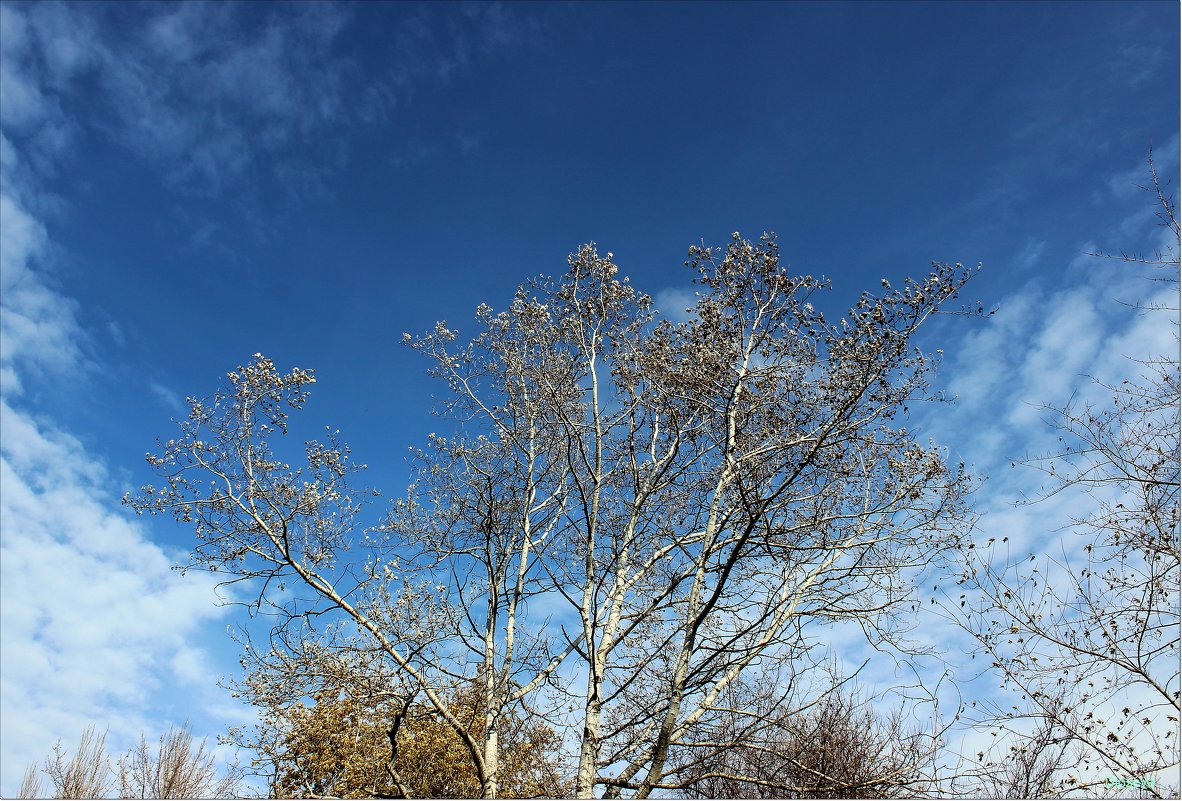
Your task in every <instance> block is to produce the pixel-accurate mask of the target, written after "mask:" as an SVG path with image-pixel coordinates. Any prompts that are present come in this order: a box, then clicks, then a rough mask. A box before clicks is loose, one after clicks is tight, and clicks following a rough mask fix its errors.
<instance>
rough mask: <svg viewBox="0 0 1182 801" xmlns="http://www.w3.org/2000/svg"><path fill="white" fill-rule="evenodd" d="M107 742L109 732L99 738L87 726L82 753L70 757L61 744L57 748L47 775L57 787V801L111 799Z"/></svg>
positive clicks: (54, 793)
mask: <svg viewBox="0 0 1182 801" xmlns="http://www.w3.org/2000/svg"><path fill="white" fill-rule="evenodd" d="M106 740H107V735H106V732H104V733H102V734H100V735H97V736H96V735H95V731H94V727H93V726H87V727H86V728H85V729H84V730H83V732H82V739H81V740H79V742H78V750H76V751H75V752H74V753H73V754H72V755H70V756H68V757H67V755H66V752H65V751H64V750H63V749H62V744H61V741H60V740H59V741H58V743H57V745H55V746H54V747H53V755H52V756H48V757H46V758H45V773H46V775H48V776H49V781H50V784H51V785H52V786H53V789H52V791H51V795H52V796H53V797H54V798H107V797H109V796H110V795H111V793H112V790H113V781H112V779H113V777H112V775H111V764H110V760H109V759H108V758H107V753H106V750H105V748H104V745H105V743H106ZM27 778H28V777H26V779H27Z"/></svg>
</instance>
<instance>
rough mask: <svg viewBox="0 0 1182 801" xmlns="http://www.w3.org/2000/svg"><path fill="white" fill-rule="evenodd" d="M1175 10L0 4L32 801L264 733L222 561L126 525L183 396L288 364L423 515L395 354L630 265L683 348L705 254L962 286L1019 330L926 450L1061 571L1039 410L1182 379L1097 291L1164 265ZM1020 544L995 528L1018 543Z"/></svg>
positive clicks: (1114, 294) (5, 777)
mask: <svg viewBox="0 0 1182 801" xmlns="http://www.w3.org/2000/svg"><path fill="white" fill-rule="evenodd" d="M1178 25H1179V8H1178V5H1177V4H1176V3H1170V2H1154V3H1138V2H1122V3H1103V2H1095V3H1090V2H1089V3H1062V2H1056V3H1038V2H1031V3H989V4H984V3H982V4H978V3H932V4H929V3H903V4H891V3H880V4H870V3H851V4H842V3H823V4H810V3H781V4H775V3H752V4H744V3H728V4H712V3H689V4H679V3H656V4H645V3H630V4H612V3H591V4H581V3H576V4H561V5H557V4H543V3H523V4H512V3H507V4H443V3H436V4H427V5H415V4H409V3H397V4H382V3H365V4H359V5H349V4H343V3H339V4H338V3H331V4H323V5H317V4H311V3H301V4H297V5H281V4H272V3H265V2H256V3H245V4H235V3H211V4H199V3H192V4H190V3H184V4H138V3H114V2H112V3H74V4H69V3H55V2H43V3H35V4H26V3H19V2H7V0H5V2H3V3H0V136H2V138H0V178H2V181H0V185H2V186H0V188H2V196H0V276H2V283H0V313H2V316H0V394H2V405H0V426H2V428H0V432H2V433H0V457H2V461H0V471H2V472H0V488H2V490H0V531H2V537H3V540H2V542H0V573H2V578H0V587H2V589H0V601H2V605H0V609H2V612H0V614H2V619H0V622H2V625H0V660H2V661H0V708H2V709H3V712H2V713H0V793H4V794H8V793H11V792H13V791H14V789H15V787H16V786H17V785H18V784H19V781H20V778H21V774H22V773H23V771H24V769H25V767H26V765H27V764H28V763H29V762H30V761H31V760H34V759H39V758H40V757H41V756H43V755H44V754H46V753H47V752H48V750H49V749H50V748H51V747H52V745H53V743H54V742H55V741H56V740H57V739H58V738H63V739H64V740H65V741H66V743H67V744H72V743H74V742H76V740H77V737H78V735H79V733H80V732H81V729H82V727H83V726H84V725H86V724H87V723H96V724H98V725H99V727H100V728H101V727H103V726H109V727H110V741H111V743H112V745H114V746H115V747H117V748H122V747H126V745H125V744H126V743H128V742H130V739H131V738H133V737H136V736H138V734H139V732H140V730H141V729H144V730H146V731H147V733H148V735H149V737H152V736H154V734H155V733H156V732H160V731H163V729H164V728H165V727H166V726H167V724H168V723H169V722H176V723H180V722H182V721H183V720H185V719H186V718H189V719H191V720H192V721H193V722H194V725H195V728H196V730H197V733H198V734H199V735H206V734H208V735H216V734H217V733H219V732H220V731H222V730H223V729H224V726H225V725H226V724H229V723H234V722H237V721H241V720H243V719H245V717H246V716H247V714H248V712H247V710H245V709H243V708H242V707H241V706H240V705H238V704H237V702H235V701H234V700H233V699H231V698H230V697H229V693H228V692H226V691H223V690H221V689H219V688H218V687H217V686H216V685H215V684H214V683H213V679H212V677H214V676H217V675H219V674H222V675H225V674H232V673H233V672H234V671H235V670H236V669H237V660H236V657H235V656H234V648H233V646H232V644H231V643H230V641H229V638H228V637H227V636H226V634H225V629H226V627H227V626H228V625H235V624H236V623H237V622H238V621H237V619H236V618H235V616H234V614H233V613H230V612H228V611H227V610H225V609H223V608H219V607H217V606H216V605H215V603H214V602H215V600H216V599H215V596H214V593H213V589H212V586H213V583H212V581H210V579H209V578H208V577H203V576H197V575H189V576H187V577H184V578H182V577H180V576H179V575H178V574H176V573H174V572H170V571H169V569H168V567H169V565H170V564H171V563H173V562H175V561H177V559H178V558H179V554H180V553H181V552H183V550H184V549H185V548H187V546H188V543H189V541H190V537H191V536H192V535H191V532H189V531H185V530H182V529H180V528H179V527H176V526H173V525H170V524H168V523H166V522H165V521H162V520H156V521H145V520H139V519H136V518H134V517H132V516H129V515H128V513H127V511H126V510H124V509H123V508H121V506H120V505H119V498H120V497H121V496H122V494H123V493H124V492H125V491H127V490H129V489H133V488H135V487H137V486H138V485H139V484H140V483H142V482H144V481H147V480H149V478H150V477H149V475H148V472H147V468H146V465H144V462H143V455H144V452H145V451H147V450H149V449H150V448H151V447H152V444H153V442H154V440H155V438H156V437H157V436H164V437H165V438H167V437H168V436H170V435H171V433H170V430H171V423H170V420H171V418H173V417H175V416H177V415H178V414H180V413H181V410H182V408H183V399H184V397H185V396H186V395H206V394H208V393H210V392H212V391H213V390H214V389H215V388H216V386H217V383H218V382H219V380H220V379H221V377H222V376H223V375H224V374H225V373H226V372H227V371H228V370H231V369H233V368H234V367H235V366H236V365H238V364H241V363H243V362H244V361H245V360H247V359H248V358H249V357H250V355H251V354H253V353H255V352H262V353H264V354H266V355H267V356H268V357H270V358H271V359H273V360H274V361H275V362H276V365H277V366H278V367H279V368H280V369H281V370H286V369H289V368H290V367H292V366H300V367H304V368H314V369H315V370H316V371H317V376H318V380H319V383H318V384H317V387H316V391H315V393H314V395H313V398H312V401H311V402H310V403H309V406H308V407H307V412H306V413H305V414H304V415H303V418H304V422H303V423H302V424H303V425H306V426H307V430H310V431H316V430H318V429H322V427H323V426H325V425H328V426H332V427H333V428H340V429H341V430H342V433H343V435H344V436H345V438H346V439H347V440H348V441H349V442H350V443H352V445H353V448H354V451H355V453H356V454H357V457H358V459H359V460H360V461H363V462H367V463H368V464H369V465H370V466H371V474H370V478H369V480H370V482H371V483H372V484H373V485H374V486H377V487H379V488H381V489H382V490H383V492H384V493H385V494H386V495H387V496H396V495H398V494H399V493H400V492H401V491H402V490H403V489H404V487H405V483H406V480H407V476H408V473H407V466H406V462H405V454H406V449H407V447H408V446H412V445H419V444H421V443H422V442H423V440H424V438H425V436H426V434H427V432H428V431H431V430H434V427H435V426H436V425H437V422H436V421H435V420H434V419H433V418H432V417H431V414H430V413H431V410H432V393H433V392H436V391H437V390H436V388H435V387H433V385H432V384H431V382H430V381H429V379H428V378H427V377H426V376H425V375H424V371H425V368H426V367H427V365H426V364H425V363H424V362H423V360H422V359H421V358H420V357H418V356H417V354H415V353H414V352H413V351H411V350H410V349H408V348H404V347H402V346H401V345H400V341H401V337H402V334H403V332H411V333H419V332H423V331H426V330H428V329H429V328H431V327H432V326H433V325H434V323H435V321H436V320H441V319H442V320H447V321H448V322H449V323H451V324H452V325H453V326H455V327H458V328H460V330H461V332H470V331H471V324H470V321H471V319H472V314H473V310H474V309H475V307H476V305H477V304H478V303H480V302H487V303H489V304H491V305H492V306H494V307H501V306H503V305H504V304H506V303H507V302H508V300H509V299H510V298H511V296H512V292H513V290H514V288H515V287H516V286H517V284H519V283H521V282H522V281H524V280H525V279H527V278H529V277H531V276H534V275H538V274H541V273H545V274H552V275H561V273H562V272H563V271H564V269H565V257H566V255H567V254H568V253H570V252H573V251H574V250H576V249H577V248H578V246H579V245H580V244H582V243H584V242H588V241H596V242H597V243H599V246H600V248H601V250H610V251H612V252H613V253H614V254H615V256H616V261H617V263H618V264H619V265H620V266H621V271H622V272H623V273H624V274H626V275H629V276H630V277H631V279H632V281H633V283H634V284H635V285H636V286H638V287H639V288H640V289H642V290H643V291H646V292H648V293H650V294H652V295H653V296H654V297H655V298H656V299H657V302H658V305H659V306H661V307H662V308H664V309H665V310H666V311H668V312H670V313H676V311H677V308H678V307H679V305H680V304H681V303H683V299H684V298H685V297H687V293H689V292H691V291H692V287H691V285H690V283H689V273H688V271H687V270H686V269H685V268H684V267H683V266H682V263H683V262H684V260H685V255H686V250H687V248H688V246H689V245H691V244H694V243H699V242H702V241H704V242H705V243H706V244H715V245H718V244H724V243H725V242H726V240H727V238H728V237H729V235H730V233H731V232H732V231H740V232H742V233H743V234H744V235H745V236H747V237H749V238H755V237H758V236H759V234H760V233H761V232H763V231H776V232H778V234H779V235H780V242H781V250H782V253H783V256H784V258H785V259H786V260H788V261H789V262H790V263H791V265H792V268H793V269H794V270H796V271H799V272H802V273H809V274H813V275H825V276H827V277H829V278H830V279H832V282H833V291H832V293H831V294H830V297H829V299H828V301H827V302H829V303H831V304H832V307H833V309H834V310H839V309H842V308H845V307H847V306H848V305H850V304H851V303H852V302H853V301H854V300H855V299H856V297H857V294H858V293H859V292H860V291H862V290H863V289H874V288H876V287H878V286H879V280H880V279H882V278H887V279H889V280H891V281H892V282H899V281H901V279H902V278H904V277H905V276H908V275H913V276H918V275H922V274H926V272H927V269H928V266H929V265H930V263H931V262H932V261H943V262H958V261H959V262H964V263H966V264H977V263H981V264H982V265H983V270H982V272H981V274H980V275H979V276H978V278H977V279H975V281H974V285H973V286H971V288H970V290H969V294H971V295H972V296H973V297H974V298H980V299H981V301H982V303H983V304H984V305H985V306H987V307H989V308H996V309H997V313H996V314H995V315H994V316H993V317H991V318H989V319H988V320H978V321H971V320H965V319H963V318H952V319H950V320H948V321H944V322H942V323H941V324H940V325H939V326H937V327H936V328H934V329H933V330H932V331H931V332H930V333H929V334H927V335H926V339H925V344H927V345H929V346H930V347H931V348H942V349H943V350H944V351H945V354H946V357H945V362H944V365H943V366H942V369H941V371H940V373H939V377H938V379H937V380H938V381H939V383H940V385H941V386H943V387H946V388H947V390H948V393H949V395H950V396H957V397H958V398H959V401H958V402H957V403H956V404H954V405H952V406H949V407H942V408H941V411H940V412H939V413H936V412H934V411H933V412H930V413H929V412H925V413H924V414H923V416H922V419H921V421H920V422H921V423H922V425H923V429H922V431H923V434H924V435H925V436H926V435H929V434H930V435H932V436H934V437H936V438H937V439H938V441H940V442H941V443H942V444H944V445H946V446H947V447H949V449H950V452H951V453H952V454H953V455H954V456H955V457H956V458H962V459H964V460H965V461H966V462H968V463H970V464H971V465H973V467H974V469H975V471H976V472H977V473H978V475H981V476H983V477H984V476H988V477H989V481H987V482H986V484H985V486H984V487H983V489H982V490H981V492H980V493H979V504H980V508H981V510H982V512H983V513H984V514H986V515H987V516H988V517H987V518H986V519H985V522H986V523H988V524H989V525H993V526H995V527H1000V526H1004V527H1007V530H1011V531H1015V532H1020V534H1019V535H1018V536H1019V537H1020V538H1021V539H1022V542H1023V543H1024V544H1026V543H1029V545H1030V547H1031V548H1032V549H1037V548H1039V547H1042V546H1043V545H1045V544H1046V543H1047V542H1048V541H1049V540H1048V536H1049V535H1048V532H1049V531H1051V530H1052V529H1053V528H1054V525H1051V524H1050V522H1049V521H1050V520H1052V519H1053V518H1054V516H1055V515H1057V514H1060V513H1062V512H1063V510H1057V509H1055V508H1053V507H1043V508H1041V509H1040V510H1039V512H1038V514H1037V515H1035V516H1034V517H1037V518H1038V519H1034V517H1031V513H1030V512H1029V511H1024V512H1018V511H1015V510H1014V508H1013V506H1012V502H1013V501H1014V500H1015V499H1017V498H1018V497H1020V495H1021V492H1022V490H1023V488H1024V487H1026V486H1027V484H1028V482H1029V477H1023V476H1021V475H1018V474H1016V473H1014V472H1012V471H1010V469H1009V461H1010V460H1011V459H1014V458H1018V457H1021V456H1023V455H1024V454H1025V453H1027V452H1033V451H1037V450H1038V447H1039V444H1040V443H1042V442H1044V441H1046V437H1047V436H1048V432H1047V430H1046V428H1045V426H1044V425H1043V423H1042V421H1041V415H1040V414H1039V413H1038V410H1037V406H1038V405H1039V404H1042V403H1052V404H1053V403H1056V402H1061V401H1063V400H1064V399H1066V398H1067V397H1069V396H1070V395H1071V393H1072V392H1075V391H1083V390H1082V388H1084V387H1086V379H1085V376H1087V375H1119V374H1121V371H1122V370H1125V369H1126V368H1127V364H1128V363H1127V361H1126V357H1140V358H1144V357H1147V356H1150V355H1154V354H1160V353H1166V352H1173V351H1174V350H1175V349H1176V342H1175V340H1174V338H1173V337H1174V332H1175V331H1176V327H1177V319H1176V317H1174V318H1173V319H1165V318H1163V317H1161V316H1158V317H1154V318H1152V319H1149V318H1146V317H1145V316H1137V315H1136V314H1134V313H1133V312H1131V311H1130V310H1129V309H1128V308H1127V307H1125V306H1121V305H1120V303H1119V302H1118V301H1120V300H1135V299H1138V298H1145V297H1147V296H1148V295H1149V294H1151V293H1153V292H1156V291H1159V289H1158V288H1157V287H1155V286H1154V285H1148V284H1146V283H1145V282H1144V281H1142V280H1140V279H1139V278H1137V277H1136V276H1132V275H1130V274H1129V273H1128V272H1127V271H1121V270H1120V269H1118V268H1116V267H1114V266H1112V265H1107V264H1104V263H1101V262H1097V261H1096V260H1095V259H1090V258H1087V257H1085V256H1083V255H1082V254H1083V253H1085V252H1087V251H1091V250H1095V249H1101V250H1107V251H1119V250H1121V249H1126V250H1137V249H1141V250H1149V249H1152V248H1153V247H1155V246H1159V245H1160V244H1161V242H1163V241H1164V240H1162V239H1161V233H1160V229H1158V228H1156V227H1155V220H1154V218H1153V207H1152V204H1151V202H1150V199H1149V198H1147V197H1146V196H1145V195H1144V193H1142V192H1140V191H1139V190H1138V189H1137V188H1136V185H1137V184H1144V183H1145V182H1146V180H1147V171H1146V157H1147V155H1148V153H1149V151H1150V148H1152V149H1153V153H1154V158H1155V161H1156V164H1157V167H1158V170H1159V172H1160V174H1161V175H1162V176H1163V177H1165V178H1166V179H1168V180H1170V181H1171V182H1172V183H1171V184H1170V192H1172V193H1175V195H1174V196H1176V191H1177V185H1178V184H1177V176H1178V148H1179V143H1178V118H1179V102H1178V92H1177V86H1178V66H1179V41H1178ZM990 521H991V522H990Z"/></svg>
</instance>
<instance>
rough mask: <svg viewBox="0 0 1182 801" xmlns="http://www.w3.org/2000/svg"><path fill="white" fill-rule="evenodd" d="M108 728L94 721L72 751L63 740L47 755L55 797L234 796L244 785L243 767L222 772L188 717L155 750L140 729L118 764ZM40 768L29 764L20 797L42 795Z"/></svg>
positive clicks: (164, 735) (50, 795)
mask: <svg viewBox="0 0 1182 801" xmlns="http://www.w3.org/2000/svg"><path fill="white" fill-rule="evenodd" d="M105 744H106V734H105V733H104V734H101V735H98V736H96V735H95V731H94V727H93V726H88V727H87V728H86V729H85V730H84V731H83V732H82V739H81V741H80V742H79V744H78V749H77V750H76V751H75V752H74V753H73V754H72V755H69V756H67V754H66V752H65V751H64V750H63V749H62V745H61V742H60V741H59V742H58V744H57V745H56V746H54V749H53V755H52V756H50V757H47V758H46V759H45V768H44V772H45V773H46V774H47V775H48V776H49V781H50V785H51V788H50V789H49V791H48V793H47V794H48V796H49V797H51V798H112V797H115V798H230V797H233V795H234V793H235V792H236V791H237V789H238V786H239V778H240V773H239V771H238V770H237V767H236V766H231V767H230V768H229V769H228V770H227V771H226V772H225V774H224V775H222V776H219V775H218V769H217V766H216V764H215V760H214V756H213V754H211V753H208V752H207V751H206V750H205V741H204V740H202V741H201V742H200V743H194V741H193V733H192V730H191V729H190V727H189V725H188V724H187V723H186V724H185V725H183V726H181V727H180V728H179V729H178V728H176V727H170V728H169V730H168V731H167V732H166V733H165V734H163V735H162V736H161V737H160V741H159V745H158V746H157V748H156V749H155V752H154V753H153V750H152V749H151V748H150V747H149V745H148V741H147V739H146V738H145V737H144V736H143V735H142V734H141V736H140V742H139V745H138V746H136V747H134V748H132V749H130V750H129V751H128V752H127V753H126V754H124V755H123V756H121V757H120V758H119V759H118V761H117V762H116V764H115V765H112V764H111V760H110V758H109V757H108V756H107V753H106V748H105ZM43 789H44V788H43V787H42V785H41V783H40V781H39V780H38V778H37V774H36V770H35V769H34V767H33V766H30V767H29V770H28V772H27V773H26V774H25V778H24V781H23V782H22V784H21V789H20V795H19V797H20V798H38V797H42V793H43Z"/></svg>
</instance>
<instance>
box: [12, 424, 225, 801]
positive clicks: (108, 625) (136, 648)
mask: <svg viewBox="0 0 1182 801" xmlns="http://www.w3.org/2000/svg"><path fill="white" fill-rule="evenodd" d="M109 484H110V482H109V480H108V477H107V475H106V471H105V469H104V468H103V466H102V465H101V464H100V463H99V462H97V461H96V460H94V459H93V457H91V456H90V455H89V454H87V453H86V452H85V450H84V449H83V447H82V446H81V444H80V443H79V442H78V441H77V440H76V439H74V438H73V437H71V436H69V435H68V434H66V433H64V432H62V431H60V430H57V429H56V428H54V427H52V425H49V424H46V423H45V422H43V421H39V420H36V419H34V418H33V417H32V416H31V415H30V414H28V413H27V412H24V411H22V410H20V409H16V408H13V407H12V406H10V405H9V404H8V403H7V402H6V401H0V486H3V487H4V492H3V495H2V496H0V521H2V524H0V527H2V528H3V532H4V538H3V542H2V544H0V576H2V578H0V620H2V624H0V632H2V635H0V636H2V637H3V648H0V664H2V669H0V677H2V678H0V706H2V707H3V710H4V712H3V715H0V733H2V736H0V742H3V752H2V753H0V776H3V782H4V787H3V789H4V790H5V791H7V792H11V791H12V789H13V787H12V786H11V783H12V782H14V781H18V780H19V776H20V773H21V772H23V770H24V768H25V766H26V764H27V763H28V762H30V761H34V760H36V759H39V758H40V757H42V756H44V755H45V753H46V752H47V751H48V749H49V748H50V747H52V745H53V743H54V742H55V741H56V740H57V739H58V738H64V739H66V740H67V741H69V740H71V739H73V738H76V737H77V736H78V734H79V732H81V730H82V728H83V727H85V726H86V725H88V724H91V723H94V724H97V725H99V726H100V727H103V726H109V727H110V729H111V741H112V744H118V743H122V742H130V740H131V739H133V738H134V737H135V736H137V735H138V733H139V731H140V729H141V728H143V727H144V726H145V725H147V726H149V727H150V728H151V729H152V730H154V729H156V728H162V724H161V723H160V720H161V719H162V718H167V713H165V714H164V715H160V714H157V713H156V712H155V711H154V710H155V709H157V708H158V707H159V706H160V705H161V699H162V698H165V699H167V698H168V697H169V696H170V695H172V696H175V695H176V694H177V693H178V692H182V691H183V692H184V693H185V694H188V695H189V696H190V697H192V698H200V697H201V696H203V695H206V694H208V693H209V692H210V691H211V690H212V686H211V685H212V682H213V677H212V675H211V673H212V671H211V670H210V669H209V667H208V657H206V656H205V655H204V653H203V651H202V649H201V648H200V647H199V646H198V645H195V644H194V641H195V640H196V641H198V642H199V635H200V634H201V633H202V630H203V628H206V627H205V626H204V624H205V623H207V622H208V621H211V620H213V619H214V618H216V617H218V616H220V613H221V610H220V609H219V608H218V607H216V606H215V603H214V600H215V599H214V595H213V589H212V578H211V577H208V576H200V575H198V576H192V575H191V576H189V577H187V578H184V579H182V578H181V577H180V576H179V575H178V574H177V573H175V572H173V571H172V570H171V564H172V559H171V558H170V557H169V555H167V554H166V553H165V552H164V551H162V550H161V549H160V548H159V547H158V546H157V545H155V544H153V543H152V542H151V541H150V540H149V539H148V538H147V536H146V534H145V532H144V531H143V529H142V528H141V527H140V526H139V525H138V524H136V523H135V522H132V521H131V520H129V519H128V517H127V516H126V514H125V513H123V512H121V511H120V510H119V509H118V506H117V503H116V502H115V500H114V499H113V498H111V497H110V496H109V494H108V493H107V491H106V490H105V487H106V486H109ZM182 688H183V689H182ZM197 711H198V710H194V712H197ZM146 720H147V721H149V722H148V723H147V724H145V721H146ZM165 725H166V724H165Z"/></svg>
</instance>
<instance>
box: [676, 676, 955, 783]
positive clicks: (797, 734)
mask: <svg viewBox="0 0 1182 801" xmlns="http://www.w3.org/2000/svg"><path fill="white" fill-rule="evenodd" d="M695 734H696V735H697V737H698V738H699V740H700V741H701V742H700V743H699V744H688V745H686V746H685V747H683V749H682V752H681V754H680V755H679V760H680V761H681V763H682V765H683V770H682V772H683V775H684V782H685V792H686V794H687V795H688V796H689V797H691V798H895V797H910V796H914V795H915V794H916V793H917V792H918V791H920V790H923V789H925V788H926V787H927V786H928V785H930V784H931V782H932V776H931V771H930V765H929V763H930V761H931V759H932V756H933V754H934V752H935V750H936V746H937V744H938V739H937V738H935V737H933V736H931V735H930V734H922V733H919V732H907V731H905V730H904V726H903V718H902V714H901V713H900V712H896V713H893V714H891V715H889V716H887V717H883V716H881V715H880V714H879V713H877V712H876V711H875V710H874V708H873V707H872V706H871V704H870V703H869V702H867V701H866V700H865V699H861V698H859V697H857V695H856V694H855V693H854V692H851V691H848V690H846V689H845V687H838V688H837V689H834V690H831V691H828V692H826V693H825V694H824V695H823V696H821V697H820V698H814V699H812V700H811V701H810V702H807V703H804V704H802V705H799V706H793V705H791V704H780V705H779V707H778V708H775V709H760V708H759V701H758V700H757V699H756V698H752V697H749V696H748V697H734V698H732V699H731V702H730V704H729V709H727V710H726V712H725V714H723V715H721V716H718V717H717V719H716V720H715V721H714V722H713V723H712V724H711V725H709V726H705V727H702V728H701V729H700V730H699V731H698V732H695ZM722 744H724V745H722ZM720 745H722V747H719V746H720Z"/></svg>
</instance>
